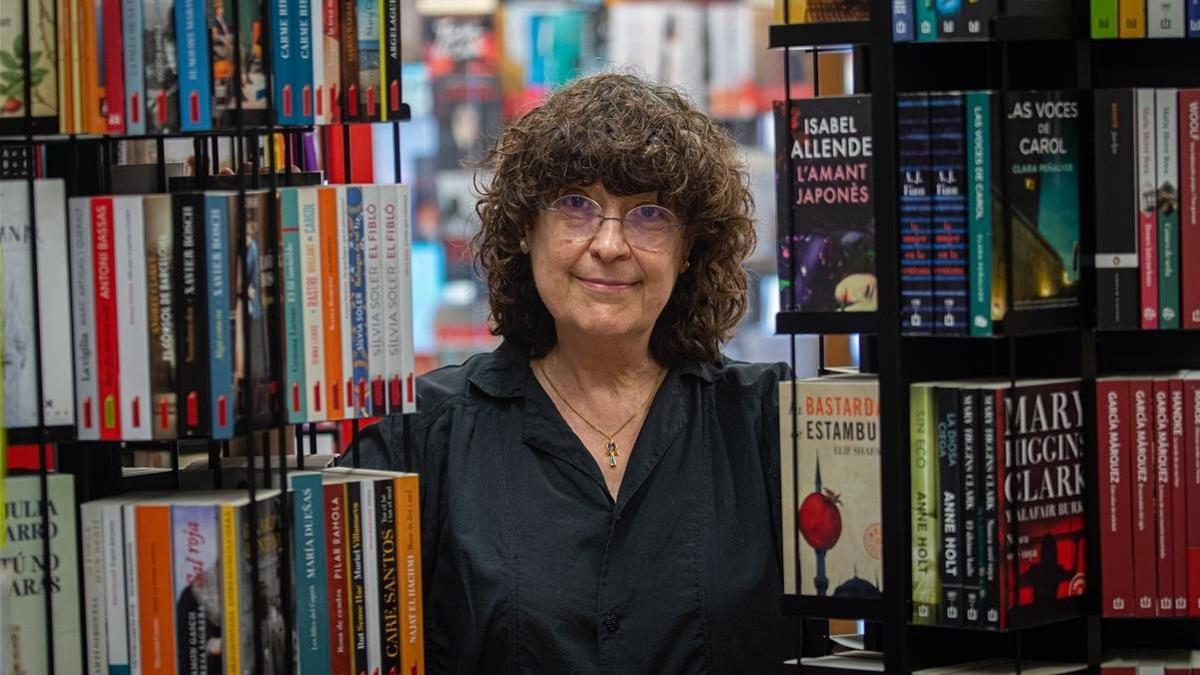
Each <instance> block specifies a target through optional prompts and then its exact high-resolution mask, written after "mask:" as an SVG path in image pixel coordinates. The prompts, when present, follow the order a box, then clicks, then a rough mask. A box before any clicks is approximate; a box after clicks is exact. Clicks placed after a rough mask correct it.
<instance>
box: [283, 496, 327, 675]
mask: <svg viewBox="0 0 1200 675" xmlns="http://www.w3.org/2000/svg"><path fill="white" fill-rule="evenodd" d="M290 480H291V484H292V493H293V495H294V499H293V500H292V508H293V516H292V517H293V519H294V521H293V522H294V523H295V533H296V535H295V547H296V548H295V570H296V648H297V672H298V673H299V675H311V674H313V673H325V672H328V669H329V603H328V599H327V594H326V592H325V584H326V582H327V579H328V578H327V577H326V576H325V570H326V566H325V551H326V548H325V523H326V513H325V496H324V491H323V490H322V488H321V475H320V474H317V473H304V474H296V475H293V476H291V477H290Z"/></svg>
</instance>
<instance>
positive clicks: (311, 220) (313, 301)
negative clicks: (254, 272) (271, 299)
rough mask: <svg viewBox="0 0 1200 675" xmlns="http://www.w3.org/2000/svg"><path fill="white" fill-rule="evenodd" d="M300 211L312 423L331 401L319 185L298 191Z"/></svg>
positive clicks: (306, 378)
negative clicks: (327, 394) (326, 396)
mask: <svg viewBox="0 0 1200 675" xmlns="http://www.w3.org/2000/svg"><path fill="white" fill-rule="evenodd" d="M296 199H297V204H298V207H297V208H298V210H299V212H300V279H301V287H302V288H303V292H302V294H301V295H302V297H303V301H304V310H303V319H304V335H303V343H304V382H305V389H306V390H307V391H306V392H305V396H304V398H305V401H306V404H307V406H308V411H307V418H308V421H309V422H323V421H325V418H326V411H327V410H328V404H327V403H325V402H324V401H323V400H322V399H323V398H324V397H323V394H324V392H325V391H326V389H325V388H324V385H325V334H324V328H323V325H322V323H321V309H322V308H323V307H324V306H325V305H324V301H323V300H322V296H321V237H320V223H321V220H320V218H319V216H318V208H317V188H311V187H309V188H300V189H299V190H298V192H297V198H296Z"/></svg>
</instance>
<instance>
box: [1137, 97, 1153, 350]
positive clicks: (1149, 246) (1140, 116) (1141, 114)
mask: <svg viewBox="0 0 1200 675" xmlns="http://www.w3.org/2000/svg"><path fill="white" fill-rule="evenodd" d="M1135 95H1136V97H1137V180H1138V194H1137V199H1138V232H1139V234H1138V266H1139V269H1140V274H1141V280H1142V281H1141V289H1142V293H1141V297H1142V302H1141V304H1142V323H1141V327H1142V328H1146V329H1150V330H1154V329H1156V328H1158V195H1157V193H1158V189H1157V185H1156V183H1155V181H1156V176H1155V161H1154V143H1155V138H1156V135H1155V133H1154V117H1155V115H1154V90H1153V89H1138V90H1137V92H1136V94H1135Z"/></svg>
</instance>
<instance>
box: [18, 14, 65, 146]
mask: <svg viewBox="0 0 1200 675" xmlns="http://www.w3.org/2000/svg"><path fill="white" fill-rule="evenodd" d="M74 10H75V6H74V2H72V0H55V3H54V11H55V23H56V28H57V30H56V31H55V32H56V36H55V41H54V48H55V51H56V52H57V55H58V63H57V64H56V65H57V67H56V68H55V69H54V70H55V85H56V86H57V87H58V91H57V93H58V130H59V131H61V132H62V133H64V134H73V133H76V130H77V129H78V125H77V124H76V113H77V112H78V110H79V106H78V105H77V103H76V100H75V98H76V94H77V91H76V88H75V87H74V82H76V81H77V80H76V79H75V69H76V68H77V67H78V63H79V57H78V56H77V55H76V54H75V53H74V52H75V45H74V37H75V36H74V35H72V34H71V30H70V28H71V27H73V26H76V25H77V24H76V22H75V17H74V16H73V14H74ZM64 27H66V29H64ZM21 58H22V59H24V55H22V57H21ZM21 94H22V96H24V94H25V92H24V90H23V89H22V91H21Z"/></svg>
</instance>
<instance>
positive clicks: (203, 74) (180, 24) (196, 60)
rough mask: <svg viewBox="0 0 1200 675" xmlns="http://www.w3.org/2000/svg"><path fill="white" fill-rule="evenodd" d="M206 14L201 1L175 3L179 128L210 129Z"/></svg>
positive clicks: (210, 79) (210, 108) (210, 76)
mask: <svg viewBox="0 0 1200 675" xmlns="http://www.w3.org/2000/svg"><path fill="white" fill-rule="evenodd" d="M208 24H209V16H208V15H207V13H206V3H205V2H203V0H177V1H176V3H175V45H176V48H177V50H178V55H179V60H178V67H179V128H180V129H181V130H183V131H208V130H210V129H212V124H213V115H212V93H211V92H212V71H211V69H210V67H209V58H210V54H209V45H208V28H209V25H208Z"/></svg>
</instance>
